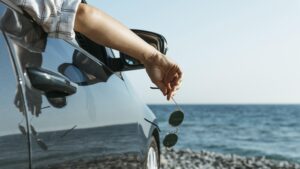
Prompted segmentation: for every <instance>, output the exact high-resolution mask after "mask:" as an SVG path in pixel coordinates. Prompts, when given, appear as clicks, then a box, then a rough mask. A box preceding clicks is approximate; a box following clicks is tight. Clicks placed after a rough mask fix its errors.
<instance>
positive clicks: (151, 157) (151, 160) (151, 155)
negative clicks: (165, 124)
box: [144, 136, 160, 169]
mask: <svg viewBox="0 0 300 169" xmlns="http://www.w3.org/2000/svg"><path fill="white" fill-rule="evenodd" d="M159 159H160V158H159V152H158V146H157V143H156V140H155V138H154V137H153V136H152V138H151V143H150V146H149V148H148V151H147V157H146V159H145V161H144V168H145V169H159Z"/></svg>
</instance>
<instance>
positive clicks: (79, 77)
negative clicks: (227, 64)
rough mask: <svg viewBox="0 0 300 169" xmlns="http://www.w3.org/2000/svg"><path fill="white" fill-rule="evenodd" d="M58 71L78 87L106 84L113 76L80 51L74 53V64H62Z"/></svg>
mask: <svg viewBox="0 0 300 169" xmlns="http://www.w3.org/2000/svg"><path fill="white" fill-rule="evenodd" d="M58 71H59V72H60V73H61V74H63V75H65V76H66V77H68V78H69V79H70V80H71V81H72V82H74V83H77V84H78V85H91V84H95V83H98V82H106V81H107V80H108V78H109V77H110V76H111V75H112V73H111V72H110V71H109V70H108V69H107V68H106V67H105V66H99V64H98V63H96V62H94V61H93V60H91V59H90V58H88V57H86V56H85V55H84V54H83V53H81V52H80V51H78V50H75V51H74V53H73V58H72V63H63V64H61V65H60V66H59V67H58Z"/></svg>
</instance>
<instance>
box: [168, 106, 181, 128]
mask: <svg viewBox="0 0 300 169" xmlns="http://www.w3.org/2000/svg"><path fill="white" fill-rule="evenodd" d="M183 119H184V114H183V112H182V111H180V110H177V111H174V112H173V113H172V114H171V115H170V118H169V124H170V125H171V126H173V127H177V126H179V125H180V124H181V123H182V121H183Z"/></svg>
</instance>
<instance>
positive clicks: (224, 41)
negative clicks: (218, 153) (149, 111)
mask: <svg viewBox="0 0 300 169" xmlns="http://www.w3.org/2000/svg"><path fill="white" fill-rule="evenodd" d="M88 2H89V4H92V5H94V6H96V7H98V8H100V9H102V10H104V11H105V12H106V13H108V14H110V15H111V16H113V17H114V18H116V19H117V20H119V21H120V22H122V23H123V24H125V25H126V26H127V27H129V28H134V29H143V30H148V31H153V32H157V33H160V34H162V35H163V36H165V38H166V39H167V41H168V47H169V50H168V53H167V55H168V56H170V57H171V58H173V60H175V61H176V62H177V63H178V64H179V65H180V66H181V68H182V69H183V72H184V78H183V84H182V87H181V89H180V90H179V91H178V93H177V94H176V96H175V97H174V98H175V99H176V101H177V102H179V103H181V104H278V103H282V104H290V103H292V104H295V103H296V104H297V103H300V1H299V0H289V1H285V0H264V1H262V0H243V1H241V0H226V1H220V0H186V1H183V0H172V1H170V0H166V1H161V0H151V1H146V0H126V1H125V0H123V1H120V0H88ZM126 75H127V76H128V78H129V79H130V81H131V83H132V84H133V86H134V88H135V89H136V91H137V93H138V95H139V96H140V97H141V98H142V99H143V100H144V101H145V102H146V103H149V104H153V103H155V104H164V103H171V102H167V101H166V99H165V98H164V97H163V95H162V94H161V93H160V92H159V91H153V90H151V89H149V87H150V86H153V85H152V83H151V81H150V80H149V78H148V77H147V75H146V73H145V71H144V70H139V71H129V72H126Z"/></svg>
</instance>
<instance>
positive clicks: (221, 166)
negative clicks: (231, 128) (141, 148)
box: [160, 149, 300, 169]
mask: <svg viewBox="0 0 300 169" xmlns="http://www.w3.org/2000/svg"><path fill="white" fill-rule="evenodd" d="M160 163H161V169H172V168H174V169H300V164H298V163H293V162H288V161H277V160H271V159H266V158H265V157H243V156H238V155H235V154H221V153H215V152H209V151H200V152H193V151H192V150H190V149H186V150H174V149H170V150H165V149H163V150H162V152H161V162H160Z"/></svg>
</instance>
